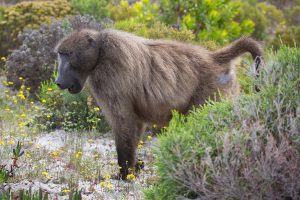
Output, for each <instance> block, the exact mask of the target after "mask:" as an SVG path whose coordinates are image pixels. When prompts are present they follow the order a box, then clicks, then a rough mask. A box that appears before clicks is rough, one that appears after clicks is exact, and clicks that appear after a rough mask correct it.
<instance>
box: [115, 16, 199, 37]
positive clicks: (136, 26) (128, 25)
mask: <svg viewBox="0 0 300 200" xmlns="http://www.w3.org/2000/svg"><path fill="white" fill-rule="evenodd" d="M113 28H115V29H119V30H123V31H127V32H131V33H134V34H137V35H139V36H143V37H146V38H151V39H174V40H180V41H186V42H188V41H193V39H194V35H193V33H192V32H191V31H189V30H186V29H182V30H177V29H174V28H171V27H169V26H166V25H164V24H162V23H159V22H156V23H154V24H153V25H151V26H149V27H148V26H147V25H146V24H143V23H139V22H136V21H135V20H123V21H118V22H116V23H115V24H114V25H113Z"/></svg>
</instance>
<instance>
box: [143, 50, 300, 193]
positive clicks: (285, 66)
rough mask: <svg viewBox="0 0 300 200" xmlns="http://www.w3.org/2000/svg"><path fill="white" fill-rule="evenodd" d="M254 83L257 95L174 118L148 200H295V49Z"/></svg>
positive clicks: (272, 59) (298, 158) (298, 60)
mask: <svg viewBox="0 0 300 200" xmlns="http://www.w3.org/2000/svg"><path fill="white" fill-rule="evenodd" d="M268 58H269V61H268V62H267V63H266V65H265V66H264V68H263V69H262V71H261V73H260V77H259V78H257V79H252V83H253V85H256V86H258V87H259V88H260V92H253V93H252V94H247V95H246V94H242V95H241V96H240V97H238V98H237V99H236V100H235V101H233V102H229V101H225V100H224V101H222V102H215V103H214V102H209V103H208V104H206V105H204V106H203V107H201V108H198V109H195V110H194V111H192V112H191V114H190V115H188V116H182V115H180V114H178V113H176V112H175V113H174V117H173V119H172V121H171V122H170V125H169V127H168V128H167V130H166V132H165V133H163V134H162V135H161V136H159V144H160V146H159V147H158V148H157V149H156V150H155V155H156V157H157V160H156V165H157V168H158V174H159V181H158V183H157V185H156V186H154V187H153V188H151V189H150V190H148V191H146V197H147V199H176V198H179V199H184V198H189V199H196V198H198V199H297V198H298V195H299V191H300V148H299V145H300V109H299V105H300V76H299V74H300V49H299V48H288V47H282V48H281V49H280V50H279V51H278V52H277V53H270V55H269V57H268Z"/></svg>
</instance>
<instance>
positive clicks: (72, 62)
mask: <svg viewBox="0 0 300 200" xmlns="http://www.w3.org/2000/svg"><path fill="white" fill-rule="evenodd" d="M57 53H58V61H59V65H58V77H57V79H56V80H55V83H56V84H57V85H58V86H59V88H60V89H62V90H64V89H68V91H69V92H70V93H72V94H76V93H79V92H80V91H81V90H82V88H83V86H84V83H85V82H86V80H87V78H88V76H89V75H90V74H91V73H92V71H93V69H94V68H95V66H96V65H97V59H98V53H99V50H98V48H97V45H96V42H95V40H93V39H92V38H91V37H90V36H89V35H87V34H85V33H80V32H79V33H77V34H72V35H70V36H69V37H67V38H66V39H64V41H63V42H62V43H61V44H60V45H59V47H58V50H57Z"/></svg>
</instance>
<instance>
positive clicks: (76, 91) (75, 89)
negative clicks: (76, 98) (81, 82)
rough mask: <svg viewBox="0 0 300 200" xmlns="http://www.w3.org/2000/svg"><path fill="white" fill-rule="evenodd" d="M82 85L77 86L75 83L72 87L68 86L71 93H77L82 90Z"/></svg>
mask: <svg viewBox="0 0 300 200" xmlns="http://www.w3.org/2000/svg"><path fill="white" fill-rule="evenodd" d="M81 89H82V88H81V87H75V86H74V85H72V86H71V87H70V88H68V91H69V92H70V93H71V94H77V93H79V92H80V91H81Z"/></svg>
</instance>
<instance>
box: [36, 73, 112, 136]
mask: <svg viewBox="0 0 300 200" xmlns="http://www.w3.org/2000/svg"><path fill="white" fill-rule="evenodd" d="M55 77H56V75H55V74H54V75H53V77H52V80H50V81H45V82H42V84H41V87H40V90H39V95H38V97H39V101H40V103H41V104H42V105H43V107H42V109H41V110H39V111H38V112H37V114H36V115H35V116H34V117H33V121H32V123H31V124H30V125H31V126H34V127H36V128H38V129H40V130H43V131H45V130H47V131H49V130H53V129H56V128H63V129H64V130H66V131H73V130H77V131H90V130H96V131H99V132H101V133H103V132H106V131H108V124H107V123H106V122H105V120H104V117H103V115H102V114H101V112H100V110H101V109H100V108H98V107H95V106H93V105H92V104H91V103H90V102H89V101H88V99H89V95H88V92H87V90H84V91H83V92H81V93H79V94H76V95H71V94H69V93H68V92H67V91H62V90H59V89H58V87H57V85H56V84H55V83H54V81H53V79H54V78H55Z"/></svg>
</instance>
